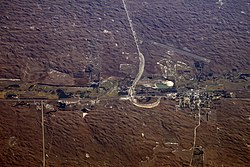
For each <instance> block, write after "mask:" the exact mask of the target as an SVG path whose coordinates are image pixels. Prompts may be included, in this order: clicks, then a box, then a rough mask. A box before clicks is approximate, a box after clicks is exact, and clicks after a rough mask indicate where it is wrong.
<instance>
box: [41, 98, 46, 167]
mask: <svg viewBox="0 0 250 167" xmlns="http://www.w3.org/2000/svg"><path fill="white" fill-rule="evenodd" d="M41 105H42V140H43V167H45V144H44V117H43V101H41Z"/></svg>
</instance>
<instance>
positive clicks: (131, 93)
mask: <svg viewBox="0 0 250 167" xmlns="http://www.w3.org/2000/svg"><path fill="white" fill-rule="evenodd" d="M122 3H123V6H124V9H125V11H126V14H127V19H128V22H129V26H130V29H131V31H132V35H133V37H134V41H135V45H136V48H137V52H138V55H139V61H140V64H139V71H138V73H137V75H136V77H135V79H134V81H133V83H132V86H131V87H130V88H129V91H128V94H129V96H130V101H131V102H132V103H133V104H134V105H135V106H137V107H142V108H153V107H156V106H158V105H159V104H160V101H161V97H159V98H158V99H157V101H156V102H154V103H151V104H139V103H137V100H136V99H135V96H134V92H135V87H136V85H137V83H138V81H139V80H140V79H141V77H142V74H143V72H144V68H145V58H144V55H143V54H142V53H141V51H140V47H139V44H138V38H137V35H136V32H135V30H134V26H133V23H132V20H131V18H130V16H129V12H128V9H127V5H126V0H122Z"/></svg>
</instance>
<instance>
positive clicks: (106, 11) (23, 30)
mask: <svg viewBox="0 0 250 167" xmlns="http://www.w3.org/2000/svg"><path fill="white" fill-rule="evenodd" d="M0 3H1V5H0V11H1V15H0V16H1V18H0V22H1V24H0V34H1V43H0V78H14V79H15V78H20V79H21V80H22V81H26V82H40V83H53V84H70V85H74V84H75V83H76V81H75V78H74V75H75V74H76V73H78V72H80V71H82V70H84V68H85V66H86V65H87V64H90V63H91V64H93V65H95V66H96V67H98V68H99V69H100V70H101V77H102V78H107V77H110V76H115V77H124V76H126V74H125V73H124V72H123V71H121V70H120V64H131V65H132V67H134V68H135V69H132V70H134V71H138V69H137V67H138V63H139V60H138V55H137V50H136V47H135V43H134V39H133V36H132V33H131V30H130V27H129V24H128V20H127V17H126V13H125V10H124V7H123V4H122V1H121V0H113V1H111V0H102V1H98V0H95V1H94V0H83V1H79V0H74V1H70V0H67V1H66V0H65V1H57V0H55V1H48V0H38V1H31V0H23V1H17V0H13V1H8V0H3V1H1V2H0ZM126 3H127V6H128V10H129V12H130V15H131V19H132V20H133V24H134V27H135V31H136V33H137V36H138V39H139V43H140V47H141V51H142V53H143V54H144V56H145V60H146V66H145V74H159V73H160V71H159V67H158V66H157V62H158V61H160V60H162V59H164V58H166V56H167V51H168V50H166V48H164V47H159V46H155V45H153V44H152V41H154V42H158V43H161V44H164V45H172V46H174V47H176V48H179V49H188V50H190V51H191V52H192V53H194V54H197V55H199V56H202V57H205V58H207V59H209V60H211V63H209V64H208V65H207V66H208V70H209V71H212V72H214V73H222V72H224V71H228V70H231V69H232V68H237V69H238V70H246V71H250V56H249V53H250V35H249V34H250V15H249V13H250V3H249V2H248V1H247V0H241V1H237V0H227V1H226V0H225V1H223V4H222V5H220V3H217V0H216V1H214V0H212V1H209V2H208V1H205V0H192V1H188V0H172V1H170V0H157V1H156V2H153V1H149V0H145V1H140V0H127V1H126ZM178 56H180V57H182V59H184V60H192V58H189V57H185V56H183V55H176V57H178ZM131 72H132V71H131ZM135 74H136V72H135V73H133V75H135ZM175 105H176V103H175V102H173V101H168V100H162V103H161V104H160V105H159V106H158V107H156V108H153V109H142V108H137V107H135V106H133V105H132V104H131V103H130V102H128V101H119V100H106V101H101V102H100V103H99V104H98V105H97V106H96V107H95V109H94V110H93V111H91V112H90V113H88V114H87V115H86V116H85V117H84V118H83V115H82V112H80V111H57V112H52V113H51V112H49V111H46V110H45V112H44V120H45V121H44V126H45V134H44V136H45V153H46V156H45V157H46V159H45V160H46V166H50V167H54V166H55V167H61V166H62V167H71V166H76V167H78V166H79V167H105V166H106V167H175V166H189V165H190V161H191V159H192V151H191V150H190V148H192V146H193V137H194V133H193V131H194V127H195V126H196V125H197V124H198V120H197V119H195V118H194V116H193V115H191V114H190V111H182V110H181V111H179V110H178V111H176V108H175ZM37 106H39V105H37ZM42 136H43V135H42V114H41V110H40V109H38V108H37V107H36V105H34V102H32V103H31V102H29V103H28V104H26V105H17V102H0V166H3V167H20V166H23V167H24V166H25V167H27V166H29V167H35V166H42V164H43V140H42ZM196 144H197V145H200V146H202V147H203V149H204V150H203V151H204V157H202V158H204V162H203V166H209V167H222V166H224V167H247V166H249V164H250V157H249V155H250V101H249V99H243V98H241V99H224V100H221V101H220V104H217V106H216V108H215V109H212V110H211V113H210V115H209V121H207V120H206V118H205V116H204V117H202V120H201V125H200V127H198V129H197V141H196ZM194 165H195V164H194ZM197 166H198V165H197Z"/></svg>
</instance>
